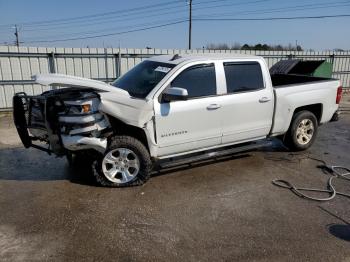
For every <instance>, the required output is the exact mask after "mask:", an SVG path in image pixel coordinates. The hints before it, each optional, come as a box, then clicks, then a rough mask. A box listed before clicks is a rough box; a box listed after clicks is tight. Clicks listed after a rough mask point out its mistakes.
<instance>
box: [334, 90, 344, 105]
mask: <svg viewBox="0 0 350 262" xmlns="http://www.w3.org/2000/svg"><path fill="white" fill-rule="evenodd" d="M342 92H343V88H342V87H341V86H339V87H338V90H337V98H336V100H335V103H336V104H337V105H338V104H339V103H340V100H341V95H342Z"/></svg>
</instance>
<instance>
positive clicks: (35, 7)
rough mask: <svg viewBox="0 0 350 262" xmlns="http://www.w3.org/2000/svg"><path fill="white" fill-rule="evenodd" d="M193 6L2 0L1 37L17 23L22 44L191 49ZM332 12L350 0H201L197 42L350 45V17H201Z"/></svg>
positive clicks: (346, 8) (138, 0) (8, 37)
mask: <svg viewBox="0 0 350 262" xmlns="http://www.w3.org/2000/svg"><path fill="white" fill-rule="evenodd" d="M188 6H189V5H188V0H172V1H171V0H153V1H152V0H128V1H125V0H99V1H93V0H84V1H81V0H69V1H68V0H55V1H53V0H31V1H29V0H0V43H1V44H4V43H8V44H13V43H14V41H15V35H14V31H15V28H14V25H15V24H17V25H18V28H19V41H20V42H21V43H20V45H21V46H54V47H87V46H89V47H118V46H119V45H120V46H121V47H123V48H146V47H151V48H176V49H177V48H178V49H185V48H187V46H188V21H186V20H188V13H189V11H188V9H189V8H188ZM332 15H350V0H317V1H316V0H294V1H291V0H284V1H283V0H211V1H210V0H193V23H192V48H203V47H204V46H206V45H207V44H210V43H214V44H221V43H226V44H229V45H230V44H233V43H240V44H242V45H243V44H245V43H247V44H257V43H262V44H271V45H277V44H281V45H288V44H292V45H295V44H296V41H297V43H298V44H300V45H301V46H302V47H303V48H304V49H305V50H308V49H313V50H317V51H322V50H332V49H335V48H341V49H345V50H350V34H349V25H350V16H348V17H337V18H323V19H297V20H263V21H262V20H260V21H257V20H256V21H237V20H228V21H217V20H216V21H215V20H211V21H203V20H198V19H203V18H205V19H218V18H221V19H222V18H225V19H236V18H249V19H250V18H253V19H256V18H277V17H305V16H332ZM150 27H151V28H150ZM152 27H153V28H152ZM146 28H150V29H147V30H144V29H146ZM138 30H144V31H138ZM130 31H133V32H130ZM125 32H128V33H125ZM120 33H122V34H120ZM101 35H105V36H101ZM95 36H99V37H96V38H87V39H77V40H68V39H72V38H82V37H83V38H84V37H85V38H86V37H95ZM56 40H64V41H56Z"/></svg>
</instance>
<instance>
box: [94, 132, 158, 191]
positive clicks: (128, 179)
mask: <svg viewBox="0 0 350 262" xmlns="http://www.w3.org/2000/svg"><path fill="white" fill-rule="evenodd" d="M92 169H93V173H94V176H95V178H96V181H97V182H98V183H99V184H100V185H102V186H111V187H125V186H136V185H142V184H143V183H144V182H146V181H147V180H148V179H149V177H150V172H151V169H152V162H151V160H150V155H149V153H148V150H147V149H146V147H145V146H144V145H143V144H142V143H141V142H140V141H139V140H137V139H135V138H133V137H129V136H116V137H114V138H112V141H111V143H110V146H109V147H108V149H107V150H106V153H105V154H104V155H103V157H101V158H100V159H97V160H95V161H94V163H93V164H92Z"/></svg>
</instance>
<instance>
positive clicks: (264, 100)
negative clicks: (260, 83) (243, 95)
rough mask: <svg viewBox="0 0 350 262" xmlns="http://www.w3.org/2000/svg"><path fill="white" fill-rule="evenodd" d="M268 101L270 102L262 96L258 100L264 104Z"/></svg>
mask: <svg viewBox="0 0 350 262" xmlns="http://www.w3.org/2000/svg"><path fill="white" fill-rule="evenodd" d="M270 100H271V99H270V98H268V97H266V96H264V97H262V98H260V99H259V103H266V102H269V101H270Z"/></svg>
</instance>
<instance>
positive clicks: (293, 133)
mask: <svg viewBox="0 0 350 262" xmlns="http://www.w3.org/2000/svg"><path fill="white" fill-rule="evenodd" d="M317 129H318V122H317V119H316V117H315V115H314V114H313V113H311V112H310V111H300V112H298V113H296V114H295V115H294V116H293V118H292V123H291V125H290V127H289V130H288V132H287V134H286V136H285V138H284V144H285V145H286V146H287V147H288V148H290V149H292V150H296V151H301V150H306V149H308V148H309V147H310V146H311V145H312V144H313V143H314V141H315V138H316V135H317Z"/></svg>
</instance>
